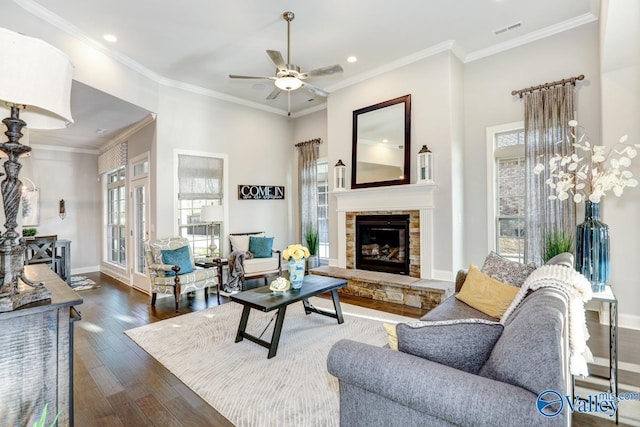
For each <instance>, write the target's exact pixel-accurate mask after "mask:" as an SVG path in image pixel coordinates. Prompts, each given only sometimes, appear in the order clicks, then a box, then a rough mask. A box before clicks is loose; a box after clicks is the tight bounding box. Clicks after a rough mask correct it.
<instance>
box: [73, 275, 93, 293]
mask: <svg viewBox="0 0 640 427" xmlns="http://www.w3.org/2000/svg"><path fill="white" fill-rule="evenodd" d="M69 286H71V287H72V288H73V290H74V291H85V290H87V289H94V288H99V287H100V285H98V284H97V283H96V282H94V281H93V280H91V279H89V278H88V277H85V276H71V284H70V285H69Z"/></svg>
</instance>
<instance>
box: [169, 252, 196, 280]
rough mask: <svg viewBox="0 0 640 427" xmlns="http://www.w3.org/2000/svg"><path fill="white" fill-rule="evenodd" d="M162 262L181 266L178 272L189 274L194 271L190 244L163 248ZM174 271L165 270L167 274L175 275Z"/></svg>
mask: <svg viewBox="0 0 640 427" xmlns="http://www.w3.org/2000/svg"><path fill="white" fill-rule="evenodd" d="M162 263H163V264H169V265H177V266H178V267H180V271H179V272H178V274H181V275H182V274H187V273H191V272H192V271H193V265H192V263H191V253H190V252H189V246H183V247H181V248H178V249H163V250H162ZM175 275H176V273H175V272H174V271H167V272H165V276H175Z"/></svg>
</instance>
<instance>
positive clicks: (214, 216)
mask: <svg viewBox="0 0 640 427" xmlns="http://www.w3.org/2000/svg"><path fill="white" fill-rule="evenodd" d="M200 221H202V222H220V221H224V207H222V206H220V205H206V206H203V207H202V209H201V210H200Z"/></svg>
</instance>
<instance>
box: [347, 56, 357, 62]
mask: <svg viewBox="0 0 640 427" xmlns="http://www.w3.org/2000/svg"><path fill="white" fill-rule="evenodd" d="M357 61H358V58H357V57H355V56H350V57H348V58H347V62H351V63H354V62H357Z"/></svg>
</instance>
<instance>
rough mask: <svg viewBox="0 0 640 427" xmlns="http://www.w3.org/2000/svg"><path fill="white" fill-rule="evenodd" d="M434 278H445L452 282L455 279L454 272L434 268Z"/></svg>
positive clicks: (444, 279) (446, 280)
mask: <svg viewBox="0 0 640 427" xmlns="http://www.w3.org/2000/svg"><path fill="white" fill-rule="evenodd" d="M432 279H433V280H443V281H445V282H451V281H453V280H454V277H453V272H451V271H447V270H433V277H432Z"/></svg>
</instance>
